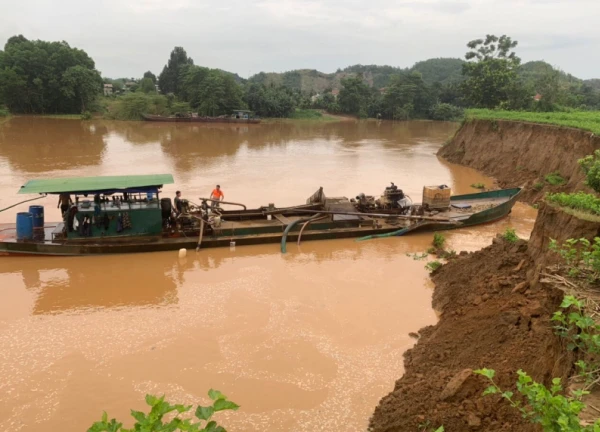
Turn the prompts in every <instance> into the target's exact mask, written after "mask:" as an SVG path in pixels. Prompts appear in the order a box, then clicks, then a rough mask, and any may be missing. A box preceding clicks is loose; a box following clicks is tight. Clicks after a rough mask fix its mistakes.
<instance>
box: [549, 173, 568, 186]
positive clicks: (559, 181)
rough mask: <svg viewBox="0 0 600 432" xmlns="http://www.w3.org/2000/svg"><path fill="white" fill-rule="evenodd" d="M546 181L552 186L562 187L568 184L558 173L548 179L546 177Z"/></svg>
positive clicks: (552, 174) (551, 174) (550, 175)
mask: <svg viewBox="0 0 600 432" xmlns="http://www.w3.org/2000/svg"><path fill="white" fill-rule="evenodd" d="M544 180H546V182H548V183H550V184H551V185H552V186H560V185H563V184H565V183H566V180H565V179H564V178H563V177H562V176H561V175H560V173H559V172H558V171H554V172H553V173H550V174H548V175H547V176H546V177H544Z"/></svg>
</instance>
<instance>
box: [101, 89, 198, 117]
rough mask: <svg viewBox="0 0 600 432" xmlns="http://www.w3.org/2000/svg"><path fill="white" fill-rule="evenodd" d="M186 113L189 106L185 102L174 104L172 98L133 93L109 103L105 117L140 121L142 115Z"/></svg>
mask: <svg viewBox="0 0 600 432" xmlns="http://www.w3.org/2000/svg"><path fill="white" fill-rule="evenodd" d="M188 111H190V106H189V104H188V103H186V102H175V101H173V100H172V98H169V97H167V96H163V95H159V94H146V93H138V92H135V93H128V94H126V95H125V96H122V97H119V98H117V99H115V100H114V101H113V102H111V103H110V105H109V106H108V108H107V113H106V117H107V118H110V119H114V120H142V119H143V117H142V114H153V115H164V116H167V115H170V114H174V113H175V112H188Z"/></svg>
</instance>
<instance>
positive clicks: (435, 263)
mask: <svg viewBox="0 0 600 432" xmlns="http://www.w3.org/2000/svg"><path fill="white" fill-rule="evenodd" d="M441 266H442V263H441V262H439V261H431V262H428V263H427V264H426V265H425V268H426V269H427V270H429V271H430V272H434V271H436V270H437V269H439V268H440V267H441Z"/></svg>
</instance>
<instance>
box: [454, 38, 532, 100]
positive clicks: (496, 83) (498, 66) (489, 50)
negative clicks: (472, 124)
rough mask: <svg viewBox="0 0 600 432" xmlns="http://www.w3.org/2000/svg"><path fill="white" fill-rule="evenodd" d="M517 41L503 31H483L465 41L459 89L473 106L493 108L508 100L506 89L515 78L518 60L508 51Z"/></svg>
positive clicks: (512, 52)
mask: <svg viewBox="0 0 600 432" xmlns="http://www.w3.org/2000/svg"><path fill="white" fill-rule="evenodd" d="M517 43H518V42H517V41H513V40H512V39H511V38H510V37H508V36H506V35H503V36H500V37H497V36H494V35H487V36H486V38H485V40H483V39H475V40H472V41H471V42H469V43H468V44H467V47H468V48H469V49H470V51H468V52H467V54H466V55H465V58H466V59H467V60H468V61H467V63H465V64H464V65H463V75H464V76H465V77H466V80H465V82H464V83H463V91H464V93H465V95H466V97H467V99H468V100H469V101H470V103H471V104H472V105H474V106H476V107H481V108H495V107H498V106H499V105H500V104H501V103H503V102H506V101H507V100H508V95H507V90H508V88H509V86H510V85H511V84H512V83H513V82H514V81H515V80H516V79H517V70H518V68H519V65H520V62H521V60H520V59H519V57H517V56H516V54H515V53H514V51H511V50H512V49H513V48H515V47H516V46H517Z"/></svg>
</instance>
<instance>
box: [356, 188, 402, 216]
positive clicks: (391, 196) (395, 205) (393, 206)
mask: <svg viewBox="0 0 600 432" xmlns="http://www.w3.org/2000/svg"><path fill="white" fill-rule="evenodd" d="M355 205H356V207H357V208H358V209H359V210H360V211H363V212H377V211H381V210H388V211H389V210H397V211H398V210H399V211H402V210H408V209H409V207H410V206H411V205H412V201H411V199H410V198H409V197H408V196H407V195H405V194H404V192H403V191H402V189H398V186H396V185H395V184H394V183H392V184H391V185H390V186H388V187H386V188H385V190H384V191H383V195H381V197H379V198H377V199H376V198H375V197H373V196H369V195H365V194H364V193H360V194H358V195H357V197H356V201H355Z"/></svg>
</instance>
